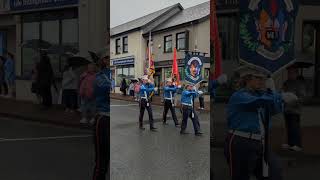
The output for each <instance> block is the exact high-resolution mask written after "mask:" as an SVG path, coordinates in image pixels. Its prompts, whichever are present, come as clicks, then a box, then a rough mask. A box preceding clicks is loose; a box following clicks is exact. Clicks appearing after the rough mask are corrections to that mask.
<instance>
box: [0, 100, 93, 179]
mask: <svg viewBox="0 0 320 180" xmlns="http://www.w3.org/2000/svg"><path fill="white" fill-rule="evenodd" d="M2 107H3V106H1V108H2ZM0 159H1V161H0V169H1V170H0V179H2V180H18V179H24V180H44V179H45V180H88V179H91V178H92V172H93V167H94V144H93V139H92V132H91V131H89V130H83V129H82V130H81V129H79V128H66V127H61V126H55V125H50V124H44V123H38V122H32V121H25V120H20V119H15V118H5V117H0Z"/></svg>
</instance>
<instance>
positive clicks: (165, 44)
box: [163, 34, 173, 53]
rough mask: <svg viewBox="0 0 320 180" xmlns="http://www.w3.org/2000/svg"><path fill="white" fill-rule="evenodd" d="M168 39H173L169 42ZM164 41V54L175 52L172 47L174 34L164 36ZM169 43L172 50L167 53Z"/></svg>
mask: <svg viewBox="0 0 320 180" xmlns="http://www.w3.org/2000/svg"><path fill="white" fill-rule="evenodd" d="M168 37H171V40H169V41H167V38H168ZM163 40H164V45H163V52H164V53H172V52H173V45H172V42H173V39H172V34H170V35H167V36H164V37H163ZM168 42H171V49H170V50H169V51H167V43H168Z"/></svg>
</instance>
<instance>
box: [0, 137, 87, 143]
mask: <svg viewBox="0 0 320 180" xmlns="http://www.w3.org/2000/svg"><path fill="white" fill-rule="evenodd" d="M87 137H92V135H78V136H53V137H39V138H14V139H2V138H1V139H0V142H15V141H41V140H56V139H72V138H87Z"/></svg>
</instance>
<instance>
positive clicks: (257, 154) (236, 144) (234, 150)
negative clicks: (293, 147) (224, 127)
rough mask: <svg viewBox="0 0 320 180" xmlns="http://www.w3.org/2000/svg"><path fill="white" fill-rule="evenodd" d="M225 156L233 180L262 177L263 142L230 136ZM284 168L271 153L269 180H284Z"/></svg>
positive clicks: (259, 178)
mask: <svg viewBox="0 0 320 180" xmlns="http://www.w3.org/2000/svg"><path fill="white" fill-rule="evenodd" d="M224 154H225V157H226V159H227V162H228V164H229V169H230V175H231V179H232V180H250V176H251V175H254V176H255V177H256V178H257V179H258V180H263V179H264V178H263V177H262V154H263V145H262V143H261V141H257V140H253V139H247V138H243V137H240V136H237V135H232V134H228V136H227V138H226V141H225V148H224ZM282 179H283V175H282V168H281V164H280V161H279V160H278V159H277V158H276V157H275V155H273V154H271V153H269V180H282Z"/></svg>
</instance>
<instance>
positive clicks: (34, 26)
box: [22, 22, 40, 76]
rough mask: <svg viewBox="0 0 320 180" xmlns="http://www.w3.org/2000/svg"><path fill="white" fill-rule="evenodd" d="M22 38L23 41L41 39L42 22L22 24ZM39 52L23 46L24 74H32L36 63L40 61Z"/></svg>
mask: <svg viewBox="0 0 320 180" xmlns="http://www.w3.org/2000/svg"><path fill="white" fill-rule="evenodd" d="M22 26H23V27H22V29H23V32H22V36H23V37H22V40H23V42H25V41H28V40H32V39H40V23H39V22H31V23H23V25H22ZM38 56H39V55H38V52H37V51H35V50H34V49H32V48H22V59H23V60H22V75H23V76H30V75H31V72H32V69H33V68H34V67H35V65H36V63H37V62H38V61H39V58H37V57H38Z"/></svg>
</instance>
